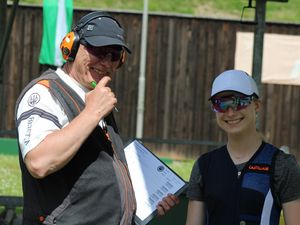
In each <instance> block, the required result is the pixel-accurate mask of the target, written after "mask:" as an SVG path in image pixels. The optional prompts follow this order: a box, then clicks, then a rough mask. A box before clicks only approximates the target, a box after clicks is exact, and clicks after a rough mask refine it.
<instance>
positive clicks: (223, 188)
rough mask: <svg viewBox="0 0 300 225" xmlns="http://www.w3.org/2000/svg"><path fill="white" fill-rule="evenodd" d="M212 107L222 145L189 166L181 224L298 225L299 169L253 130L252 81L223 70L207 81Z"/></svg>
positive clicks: (256, 104)
mask: <svg viewBox="0 0 300 225" xmlns="http://www.w3.org/2000/svg"><path fill="white" fill-rule="evenodd" d="M209 100H210V101H211V105H212V109H213V110H214V111H215V113H216V120H217V123H218V125H219V127H220V128H221V129H222V130H224V131H225V132H226V134H227V138H228V140H227V144H226V145H224V146H222V147H220V148H218V149H216V150H213V151H211V152H208V153H206V154H203V155H202V156H201V157H199V159H198V160H197V161H196V162H195V164H194V167H193V170H192V173H191V177H190V182H189V188H188V191H187V197H188V198H189V205H188V213H187V221H186V225H204V224H206V225H278V224H279V218H280V213H281V209H283V213H284V219H285V223H286V225H299V224H300V167H299V165H298V163H297V161H296V160H295V157H294V156H292V155H288V154H285V153H284V152H283V151H281V150H279V149H278V148H276V147H274V146H273V145H271V144H269V143H266V142H265V141H264V140H263V137H262V135H261V134H260V133H259V132H258V131H257V129H256V115H257V113H258V112H259V109H260V107H261V102H260V100H259V92H258V89H257V85H256V83H255V81H254V80H253V79H252V77H251V76H249V75H248V74H247V73H246V72H244V71H240V70H228V71H225V72H223V73H221V74H220V75H219V76H218V77H216V79H215V80H214V82H213V85H212V91H211V97H210V99H209Z"/></svg>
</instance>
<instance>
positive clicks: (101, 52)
mask: <svg viewBox="0 0 300 225" xmlns="http://www.w3.org/2000/svg"><path fill="white" fill-rule="evenodd" d="M86 48H87V50H88V52H89V53H90V54H92V55H94V56H96V57H97V58H99V59H102V60H103V59H105V58H107V57H110V60H111V61H112V62H116V61H119V60H120V59H121V57H122V54H123V48H122V47H106V46H105V47H92V46H86Z"/></svg>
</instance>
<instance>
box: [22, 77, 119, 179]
mask: <svg viewBox="0 0 300 225" xmlns="http://www.w3.org/2000/svg"><path fill="white" fill-rule="evenodd" d="M109 81H110V78H109V77H104V78H102V80H101V81H100V82H99V83H98V85H97V87H96V88H95V89H94V90H93V91H91V92H89V93H87V94H86V106H85V108H84V110H83V111H82V112H81V113H80V114H79V115H78V116H77V117H76V118H74V119H73V120H72V121H71V122H70V123H69V124H68V125H67V126H65V127H64V128H62V129H61V130H57V131H54V132H52V133H50V134H48V135H47V136H46V137H45V139H44V140H43V141H41V142H40V143H39V144H38V145H37V146H36V147H35V148H33V149H32V150H31V151H29V152H28V153H27V155H26V156H25V158H24V162H25V164H26V167H27V168H28V171H29V172H30V174H31V175H32V176H33V177H35V178H44V177H46V176H48V175H49V174H52V173H54V172H56V171H58V170H60V169H61V168H63V167H64V166H65V165H66V164H67V163H68V162H69V161H70V160H71V159H72V158H73V157H74V155H75V154H76V153H77V151H78V150H79V148H80V147H81V145H82V144H83V142H84V141H85V140H86V138H87V137H88V136H89V135H90V133H91V132H92V131H93V129H94V128H95V127H96V126H97V124H98V123H99V121H100V120H101V119H102V118H104V117H105V116H106V115H107V114H108V113H109V112H111V111H112V110H113V108H114V106H115V104H116V102H117V100H116V98H115V96H114V94H113V93H112V92H111V90H110V89H109V88H108V87H107V83H108V82H109ZM36 126H37V125H36Z"/></svg>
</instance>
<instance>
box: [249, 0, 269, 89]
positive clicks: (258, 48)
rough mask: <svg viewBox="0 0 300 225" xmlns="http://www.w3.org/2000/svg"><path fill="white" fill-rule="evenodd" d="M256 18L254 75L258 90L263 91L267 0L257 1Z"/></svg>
mask: <svg viewBox="0 0 300 225" xmlns="http://www.w3.org/2000/svg"><path fill="white" fill-rule="evenodd" d="M255 18H256V21H257V25H256V27H255V34H254V45H253V46H254V49H253V60H252V76H253V78H254V80H255V81H256V83H257V86H258V91H259V92H261V73H262V63H263V48H264V32H265V19H266V0H257V1H256V10H255Z"/></svg>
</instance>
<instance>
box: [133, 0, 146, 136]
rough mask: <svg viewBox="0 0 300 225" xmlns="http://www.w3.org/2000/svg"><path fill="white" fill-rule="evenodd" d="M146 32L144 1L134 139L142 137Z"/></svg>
mask: <svg viewBox="0 0 300 225" xmlns="http://www.w3.org/2000/svg"><path fill="white" fill-rule="evenodd" d="M147 31H148V0H144V10H143V25H142V37H141V38H142V41H141V61H140V74H139V87H138V88H139V91H138V105H137V120H136V138H142V137H143V128H144V111H145V87H146V78H145V77H146V75H145V71H146V55H147Z"/></svg>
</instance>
